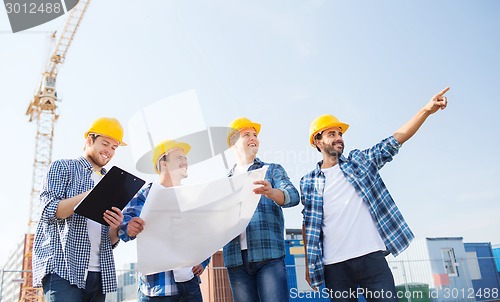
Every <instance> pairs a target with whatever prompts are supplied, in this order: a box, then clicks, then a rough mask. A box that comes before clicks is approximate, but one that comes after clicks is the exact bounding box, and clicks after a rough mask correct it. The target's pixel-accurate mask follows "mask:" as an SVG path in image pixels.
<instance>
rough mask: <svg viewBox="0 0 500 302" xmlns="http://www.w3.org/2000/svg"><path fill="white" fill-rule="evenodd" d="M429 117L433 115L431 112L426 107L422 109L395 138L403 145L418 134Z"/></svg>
mask: <svg viewBox="0 0 500 302" xmlns="http://www.w3.org/2000/svg"><path fill="white" fill-rule="evenodd" d="M429 115H431V112H430V111H429V110H428V109H426V108H425V107H424V108H422V109H420V110H419V111H418V113H417V114H415V115H414V116H413V117H412V118H411V119H410V120H409V121H408V122H407V123H406V124H404V125H403V126H402V127H401V128H399V129H398V130H397V131H396V132H395V133H394V138H395V139H396V140H397V141H398V142H399V143H400V144H403V143H404V142H406V141H407V140H409V139H410V138H411V137H412V136H413V135H414V134H415V133H417V131H418V129H419V128H420V127H421V126H422V124H423V123H424V122H425V120H426V119H427V118H428V117H429Z"/></svg>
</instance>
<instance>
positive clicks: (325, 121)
mask: <svg viewBox="0 0 500 302" xmlns="http://www.w3.org/2000/svg"><path fill="white" fill-rule="evenodd" d="M333 127H339V128H340V131H342V133H345V132H346V131H347V128H349V125H348V124H346V123H342V122H340V121H339V119H338V118H336V117H334V116H333V115H331V114H324V115H321V116H319V117H317V118H316V119H315V120H314V121H312V123H311V126H310V127H309V142H310V143H311V146H313V147H314V148H316V146H315V145H314V136H315V135H316V134H318V133H320V132H321V131H324V130H326V129H328V128H333Z"/></svg>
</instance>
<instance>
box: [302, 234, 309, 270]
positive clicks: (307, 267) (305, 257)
mask: <svg viewBox="0 0 500 302" xmlns="http://www.w3.org/2000/svg"><path fill="white" fill-rule="evenodd" d="M302 242H304V259H305V261H306V271H308V270H309V266H308V261H307V238H306V226H305V225H304V224H302Z"/></svg>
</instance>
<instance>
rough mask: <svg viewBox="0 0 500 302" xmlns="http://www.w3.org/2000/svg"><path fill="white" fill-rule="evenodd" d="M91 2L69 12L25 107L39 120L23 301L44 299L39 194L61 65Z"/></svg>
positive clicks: (46, 164) (47, 160) (55, 113)
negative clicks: (38, 282)
mask: <svg viewBox="0 0 500 302" xmlns="http://www.w3.org/2000/svg"><path fill="white" fill-rule="evenodd" d="M89 3H90V0H80V1H79V2H78V4H77V5H76V6H75V7H74V8H73V9H72V10H71V11H70V12H69V13H68V17H67V20H66V23H65V25H64V29H63V31H62V33H61V35H60V36H59V39H58V40H57V43H56V45H55V48H54V51H53V52H52V54H51V55H50V57H49V59H48V60H47V64H46V66H45V69H44V71H43V73H42V80H41V81H40V85H39V86H38V90H37V92H36V93H35V95H34V97H33V99H32V100H31V102H30V104H29V106H28V109H27V110H26V115H27V116H28V118H29V121H30V122H36V124H37V131H36V137H35V161H34V164H33V178H32V187H31V198H30V204H29V221H28V231H27V233H26V235H25V240H24V255H23V283H22V285H21V297H20V301H43V295H42V291H41V289H38V288H33V277H32V274H31V269H32V265H31V259H32V249H33V239H34V234H35V229H36V226H37V224H38V219H39V216H40V212H41V211H40V210H41V208H40V205H39V204H40V201H39V195H40V191H41V189H42V182H43V178H44V177H45V174H46V173H47V170H48V167H49V165H50V163H51V161H52V143H53V138H54V124H55V122H56V121H57V119H58V117H59V113H58V106H57V103H58V98H57V92H56V78H57V73H58V70H59V67H60V66H61V64H62V63H64V61H65V59H66V54H67V52H68V48H69V46H70V45H71V42H72V41H73V38H74V36H75V33H76V31H77V29H78V27H79V26H80V23H81V21H82V18H83V16H84V15H85V12H86V11H87V7H88V5H89ZM52 38H53V39H55V38H56V34H55V33H54V34H53V35H52Z"/></svg>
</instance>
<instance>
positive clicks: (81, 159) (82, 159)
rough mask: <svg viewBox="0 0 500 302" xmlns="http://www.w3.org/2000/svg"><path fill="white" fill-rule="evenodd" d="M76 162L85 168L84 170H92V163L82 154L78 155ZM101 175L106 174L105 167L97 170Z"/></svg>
mask: <svg viewBox="0 0 500 302" xmlns="http://www.w3.org/2000/svg"><path fill="white" fill-rule="evenodd" d="M78 163H80V165H82V167H83V168H84V169H85V170H88V171H90V172H92V171H93V168H92V164H91V163H90V162H89V161H88V160H87V159H86V158H85V157H83V156H80V157H79V158H78ZM99 172H100V173H101V174H102V175H104V174H106V172H107V170H106V169H105V168H102V169H101V171H99Z"/></svg>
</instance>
